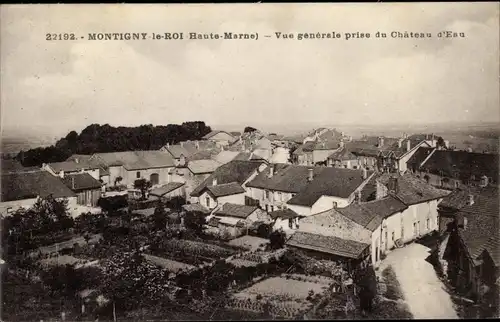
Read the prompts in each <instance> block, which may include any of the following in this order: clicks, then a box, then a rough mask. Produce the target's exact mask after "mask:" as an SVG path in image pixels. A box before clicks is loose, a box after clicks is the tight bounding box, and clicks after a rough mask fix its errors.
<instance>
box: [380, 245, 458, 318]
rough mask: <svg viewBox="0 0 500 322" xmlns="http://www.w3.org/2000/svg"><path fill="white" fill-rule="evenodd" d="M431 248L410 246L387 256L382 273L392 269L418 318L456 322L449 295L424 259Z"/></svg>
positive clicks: (407, 301) (414, 314) (415, 316)
mask: <svg viewBox="0 0 500 322" xmlns="http://www.w3.org/2000/svg"><path fill="white" fill-rule="evenodd" d="M428 256H429V248H427V247H425V246H423V245H420V244H410V245H408V246H406V247H404V248H400V249H396V250H394V251H392V252H391V253H389V254H388V255H387V258H386V259H385V260H384V261H383V262H382V263H381V266H380V268H379V271H383V270H384V269H385V268H386V267H387V266H389V265H390V266H392V267H393V269H394V272H395V273H396V277H397V279H398V281H399V283H400V284H401V288H402V291H403V294H404V296H405V302H406V303H407V304H408V306H409V308H410V311H411V313H412V314H413V317H414V318H415V319H439V318H441V319H453V318H455V319H457V318H458V316H457V313H456V311H455V309H454V307H453V303H452V301H451V298H450V295H449V294H448V293H447V292H446V291H445V286H444V285H443V284H442V282H441V281H440V280H439V278H438V277H437V275H436V272H435V271H434V267H433V266H432V265H431V264H430V263H429V262H427V261H426V260H425V259H426V258H427V257H428Z"/></svg>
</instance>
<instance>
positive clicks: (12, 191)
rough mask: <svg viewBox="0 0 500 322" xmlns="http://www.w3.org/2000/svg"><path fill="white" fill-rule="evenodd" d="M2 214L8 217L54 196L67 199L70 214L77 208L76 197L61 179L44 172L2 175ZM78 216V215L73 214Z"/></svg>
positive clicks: (0, 208)
mask: <svg viewBox="0 0 500 322" xmlns="http://www.w3.org/2000/svg"><path fill="white" fill-rule="evenodd" d="M0 181H1V187H2V189H1V190H0V214H1V215H8V214H10V213H12V212H15V211H17V210H19V209H28V208H31V207H32V206H33V205H34V204H35V202H36V201H37V199H38V198H45V197H48V196H50V195H51V196H52V197H54V198H55V199H67V200H68V208H69V209H70V212H72V210H74V209H75V208H76V206H77V200H76V195H75V193H74V192H73V191H71V189H69V188H68V187H67V186H66V185H65V184H64V183H63V182H62V181H61V179H60V178H59V177H56V176H54V175H52V174H50V173H49V172H47V171H44V170H40V169H38V170H34V171H26V172H16V173H7V174H3V173H2V175H1V180H0ZM72 214H73V215H76V213H73V212H72Z"/></svg>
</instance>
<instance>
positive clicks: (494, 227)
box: [444, 187, 500, 301]
mask: <svg viewBox="0 0 500 322" xmlns="http://www.w3.org/2000/svg"><path fill="white" fill-rule="evenodd" d="M470 196H471V197H470V198H467V204H466V205H465V206H463V207H462V208H461V209H460V210H459V211H458V212H457V213H456V214H455V220H454V221H453V223H452V225H451V226H450V228H451V229H450V235H449V239H448V242H447V244H446V248H445V252H444V260H445V261H446V262H447V269H446V273H447V275H448V277H449V279H450V281H451V283H452V284H453V285H454V286H455V287H456V289H457V290H458V291H459V292H461V293H463V294H465V295H466V296H469V297H472V298H473V299H475V300H476V301H481V300H482V298H483V296H484V295H485V294H486V293H488V291H490V290H495V289H496V290H498V288H497V287H498V285H495V284H496V283H497V281H498V278H499V273H500V268H499V267H500V251H499V250H500V248H499V246H500V238H499V234H500V233H499V232H500V225H499V215H498V209H499V195H498V187H485V188H483V189H481V190H479V191H477V194H471V195H470ZM495 295H496V296H498V295H497V294H495Z"/></svg>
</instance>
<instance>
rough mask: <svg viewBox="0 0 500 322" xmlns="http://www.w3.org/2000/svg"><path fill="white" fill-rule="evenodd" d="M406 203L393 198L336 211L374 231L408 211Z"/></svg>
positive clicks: (353, 205)
mask: <svg viewBox="0 0 500 322" xmlns="http://www.w3.org/2000/svg"><path fill="white" fill-rule="evenodd" d="M407 208H408V206H406V205H405V204H404V203H402V202H401V201H399V200H398V199H397V198H395V197H393V196H387V197H386V198H383V199H378V200H373V201H369V202H362V203H352V204H350V205H349V206H347V207H345V208H337V209H336V211H337V212H339V213H341V214H342V215H344V216H345V217H347V218H349V219H351V220H352V221H354V222H355V223H357V224H359V225H361V226H363V227H364V228H366V229H368V230H370V231H374V230H375V229H377V227H379V226H380V224H381V223H382V220H383V219H384V218H387V217H389V216H391V215H393V214H395V213H398V212H402V211H403V210H405V209H407Z"/></svg>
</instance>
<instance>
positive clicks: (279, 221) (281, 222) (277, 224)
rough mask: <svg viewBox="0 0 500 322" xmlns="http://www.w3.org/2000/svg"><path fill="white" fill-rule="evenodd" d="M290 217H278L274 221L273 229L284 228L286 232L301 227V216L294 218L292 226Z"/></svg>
mask: <svg viewBox="0 0 500 322" xmlns="http://www.w3.org/2000/svg"><path fill="white" fill-rule="evenodd" d="M289 222H290V220H289V219H283V218H276V220H275V221H274V223H273V231H274V230H280V229H282V230H283V231H285V232H286V233H289V232H292V231H294V230H296V229H298V228H299V227H300V221H299V218H298V217H297V218H293V219H292V228H290V224H289Z"/></svg>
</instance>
